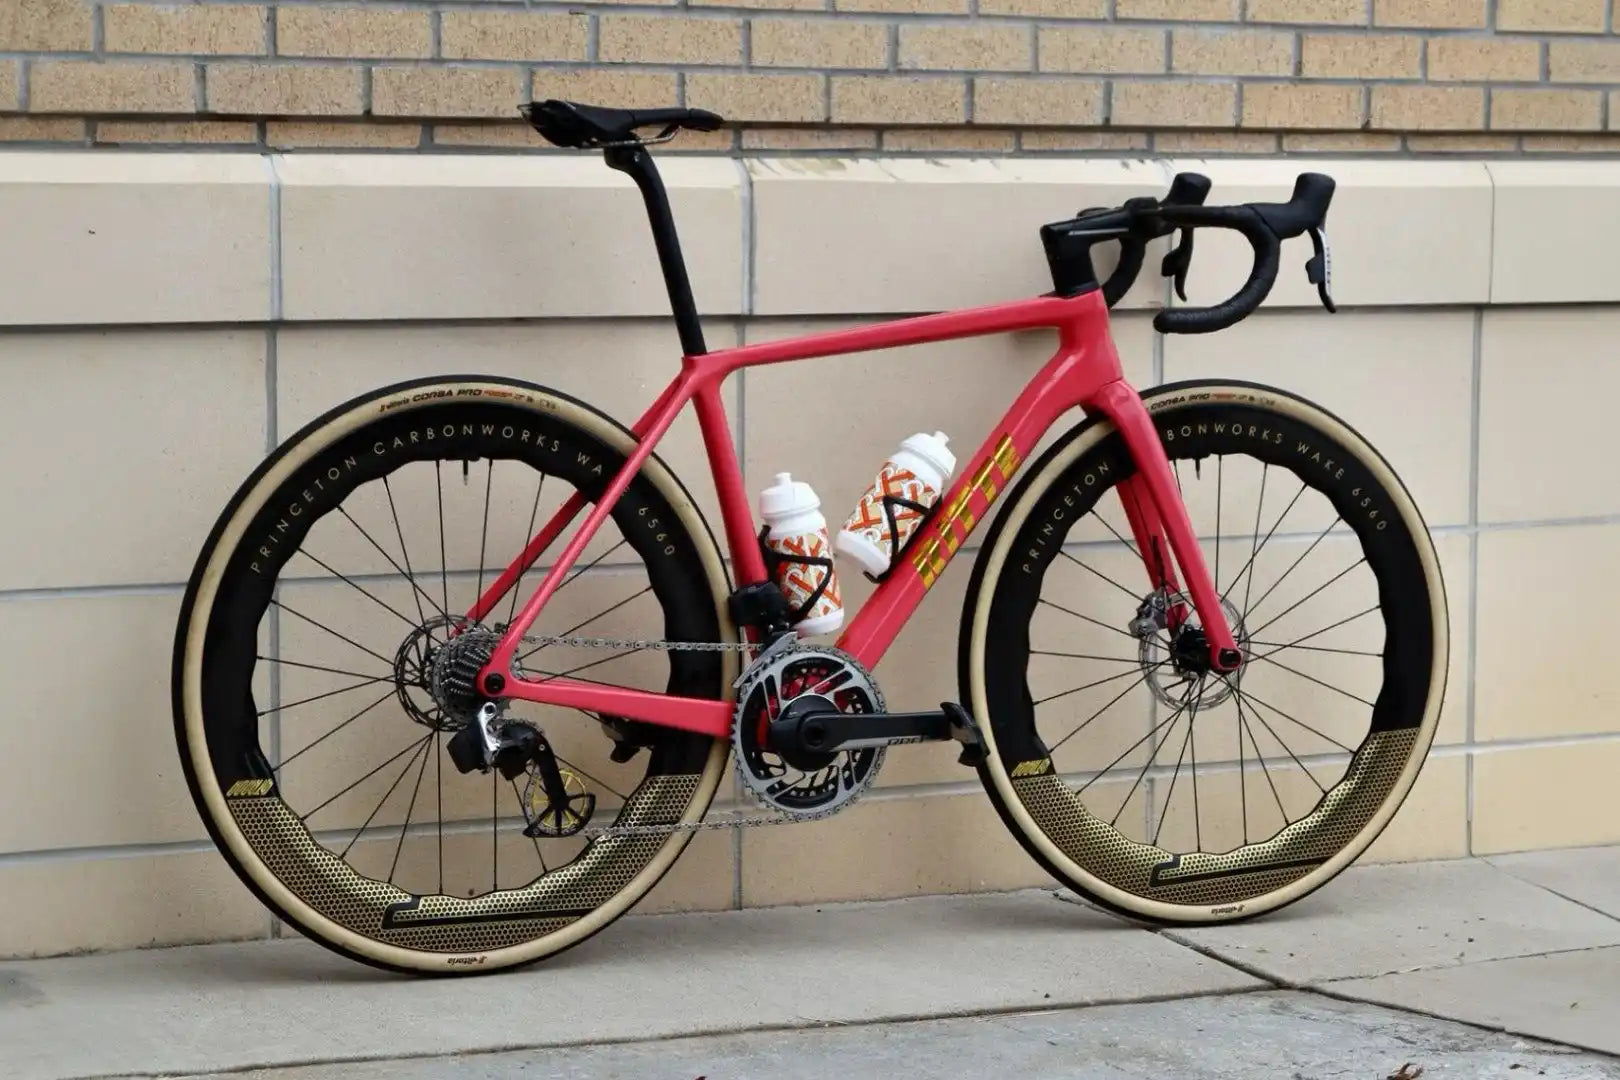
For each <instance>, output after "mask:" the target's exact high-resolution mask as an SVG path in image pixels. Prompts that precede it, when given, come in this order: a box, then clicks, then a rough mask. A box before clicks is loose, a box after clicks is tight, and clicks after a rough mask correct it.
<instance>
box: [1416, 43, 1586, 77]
mask: <svg viewBox="0 0 1620 1080" xmlns="http://www.w3.org/2000/svg"><path fill="white" fill-rule="evenodd" d="M1553 77H1554V78H1557V77H1558V76H1557V75H1554V76H1553ZM1429 78H1430V79H1431V80H1434V81H1437V82H1439V81H1446V80H1463V81H1467V82H1536V81H1538V80H1540V78H1541V46H1540V45H1539V44H1538V43H1536V42H1534V41H1519V40H1516V39H1514V38H1472V37H1437V38H1430V39H1429Z"/></svg>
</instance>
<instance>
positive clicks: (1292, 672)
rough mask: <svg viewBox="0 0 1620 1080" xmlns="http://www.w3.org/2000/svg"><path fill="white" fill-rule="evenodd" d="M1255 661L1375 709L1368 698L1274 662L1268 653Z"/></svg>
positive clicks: (1276, 661) (1277, 661)
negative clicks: (1262, 661) (1278, 668)
mask: <svg viewBox="0 0 1620 1080" xmlns="http://www.w3.org/2000/svg"><path fill="white" fill-rule="evenodd" d="M1255 659H1256V660H1264V661H1265V662H1266V663H1268V664H1270V665H1272V666H1273V667H1280V668H1282V669H1283V670H1284V671H1286V672H1288V673H1289V674H1290V675H1297V676H1299V677H1300V678H1301V679H1304V680H1306V681H1307V682H1313V683H1315V684H1316V685H1317V686H1320V687H1324V688H1326V689H1328V690H1332V691H1333V692H1334V693H1335V694H1343V695H1344V696H1345V697H1347V698H1349V699H1350V700H1351V701H1359V702H1361V703H1362V704H1363V705H1365V706H1367V708H1369V709H1371V708H1373V703H1372V702H1370V701H1368V700H1367V699H1366V698H1364V697H1359V696H1357V695H1355V694H1352V693H1351V692H1350V691H1348V690H1344V689H1341V688H1340V687H1337V686H1334V685H1333V684H1332V683H1329V682H1323V681H1322V680H1321V679H1318V678H1317V677H1316V676H1315V675H1307V674H1305V673H1304V672H1303V671H1300V670H1299V669H1298V668H1291V667H1289V666H1288V665H1287V664H1285V663H1283V662H1282V661H1281V660H1273V659H1272V658H1271V654H1270V653H1267V654H1266V655H1264V656H1257V657H1255Z"/></svg>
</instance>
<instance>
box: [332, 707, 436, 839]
mask: <svg viewBox="0 0 1620 1080" xmlns="http://www.w3.org/2000/svg"><path fill="white" fill-rule="evenodd" d="M431 737H432V736H431V735H424V736H422V737H421V739H419V740H417V743H416V749H415V750H414V751H412V752H411V756H410V757H408V758H406V759H405V767H404V768H403V769H401V770H399V775H398V776H396V777H394V782H393V783H392V784H389V785H388V790H387V791H385V792H383V797H382V798H380V799H378V800H377V805H376V807H375V808H374V809H373V810H372V811H371V813H369V814H367V815H366V820H365V821H364V822H362V823H361V825H360V827H359V828H358V829H356V830H355V833H354V835H353V836H351V837H349V842H348V843H347V844H345V845H343V850H342V851H340V852H338V858H340V859H344V858H348V855H349V851H350V849H352V848H353V847H354V845H355V844H356V843H358V842H359V840H360V838H361V837H362V836H364V835H365V833H366V830H367V829H369V828H371V823H372V821H373V820H374V819H375V818H376V817H377V815H378V814H379V813H381V812H382V808H383V806H384V804H386V803H387V802H388V799H389V797H390V796H391V795H393V794H394V789H395V788H397V787H399V782H400V781H401V780H403V779H405V777H406V776H408V775H410V771H411V766H412V765H415V764H416V755H417V754H420V753H421V752H422V751H423V750H424V749H426V747H427V744H428V739H429V738H431Z"/></svg>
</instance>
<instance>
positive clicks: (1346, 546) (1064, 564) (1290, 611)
mask: <svg viewBox="0 0 1620 1080" xmlns="http://www.w3.org/2000/svg"><path fill="white" fill-rule="evenodd" d="M1143 400H1144V403H1145V404H1146V405H1147V408H1148V411H1149V412H1150V414H1151V415H1152V417H1153V422H1154V425H1155V427H1156V429H1157V430H1158V431H1159V434H1160V439H1161V442H1162V444H1163V445H1164V446H1165V448H1166V451H1167V453H1168V455H1169V456H1170V458H1171V461H1172V464H1173V465H1174V466H1175V470H1176V476H1177V480H1178V483H1180V484H1181V486H1182V490H1183V491H1184V498H1185V501H1186V503H1187V505H1188V508H1189V514H1190V515H1191V516H1192V518H1193V527H1194V530H1195V531H1196V532H1197V533H1198V534H1199V536H1200V537H1204V538H1206V539H1204V540H1203V541H1202V548H1203V552H1204V557H1205V560H1206V562H1208V563H1209V564H1211V566H1212V569H1213V571H1214V576H1215V577H1216V588H1217V592H1219V593H1221V595H1222V596H1223V602H1224V603H1225V604H1227V605H1229V606H1228V608H1227V614H1228V619H1229V621H1231V622H1232V623H1233V626H1234V629H1235V630H1236V629H1238V628H1239V627H1240V626H1241V630H1242V632H1241V636H1240V638H1239V644H1240V645H1241V646H1242V647H1243V648H1244V652H1245V656H1246V663H1245V664H1244V666H1243V669H1242V670H1241V671H1240V673H1239V674H1238V675H1237V676H1236V677H1234V678H1223V677H1220V676H1213V675H1211V674H1209V673H1207V672H1204V673H1200V672H1198V671H1197V670H1196V666H1197V665H1196V664H1195V663H1191V662H1187V661H1184V660H1182V659H1178V657H1177V654H1176V652H1175V649H1174V642H1173V641H1172V639H1171V632H1169V631H1166V630H1160V631H1159V632H1158V633H1157V634H1155V635H1153V636H1152V637H1151V638H1150V639H1148V640H1147V641H1141V640H1139V639H1138V638H1137V637H1136V635H1134V634H1132V633H1130V632H1129V631H1128V629H1127V627H1128V626H1129V625H1130V620H1131V618H1132V617H1133V615H1135V613H1136V612H1135V607H1136V604H1138V603H1139V602H1140V601H1141V599H1142V598H1143V597H1145V596H1146V595H1147V592H1148V584H1147V582H1148V577H1147V574H1146V572H1145V569H1144V566H1143V563H1142V558H1141V554H1140V553H1139V552H1137V551H1135V548H1134V545H1133V544H1132V543H1131V542H1130V540H1129V535H1130V530H1129V527H1128V525H1127V524H1126V521H1125V515H1124V514H1123V512H1122V510H1121V507H1120V496H1119V494H1118V490H1117V485H1118V484H1119V482H1120V481H1122V480H1124V479H1126V478H1127V477H1129V476H1131V475H1133V474H1134V472H1135V465H1134V463H1133V462H1132V461H1131V459H1130V456H1129V454H1128V452H1127V451H1126V449H1125V446H1124V443H1123V440H1122V438H1121V437H1120V436H1119V434H1118V433H1117V431H1116V430H1115V429H1114V428H1113V426H1112V425H1111V424H1108V423H1106V422H1102V421H1091V420H1088V421H1086V422H1084V423H1082V424H1081V425H1079V426H1078V427H1076V428H1075V429H1074V430H1073V431H1071V432H1070V433H1069V434H1068V435H1067V436H1065V437H1064V438H1063V439H1061V440H1059V442H1058V443H1057V444H1056V445H1054V446H1053V447H1052V448H1051V449H1050V450H1049V451H1047V452H1046V453H1045V454H1044V455H1043V456H1042V457H1041V458H1040V459H1039V460H1038V461H1037V462H1036V463H1035V464H1034V465H1032V466H1031V467H1030V469H1029V470H1028V471H1027V473H1026V475H1025V476H1024V478H1023V480H1022V481H1021V482H1020V483H1019V484H1018V486H1017V487H1016V488H1015V489H1014V492H1013V493H1012V495H1011V496H1010V497H1009V499H1008V506H1007V508H1006V510H1005V511H1004V512H1003V513H1002V515H1001V516H1000V517H999V518H998V520H997V521H996V523H995V526H994V528H993V529H992V531H991V533H990V536H989V537H988V538H987V540H986V543H985V547H984V549H983V551H982V553H981V555H980V557H979V559H978V561H977V563H976V565H975V568H974V575H973V579H972V582H971V583H970V585H969V590H968V596H967V601H966V604H965V609H964V615H965V617H964V621H963V628H962V635H961V643H960V653H959V663H960V668H961V678H962V684H963V695H964V699H965V700H966V701H967V702H968V703H969V706H970V708H971V710H972V712H973V714H974V715H975V716H976V717H977V718H978V720H979V725H980V728H981V730H982V731H983V734H984V740H985V744H986V751H987V752H986V754H985V759H984V761H983V762H982V764H981V765H980V766H979V775H980V780H981V782H982V783H983V785H984V787H985V790H986V791H987V793H988V794H989V796H990V798H991V800H992V802H993V803H994V804H995V806H996V809H997V811H998V812H999V813H1000V815H1001V817H1002V820H1003V821H1004V822H1005V823H1006V825H1007V826H1008V828H1009V829H1010V830H1011V831H1012V832H1013V834H1014V836H1016V837H1017V839H1018V840H1019V842H1020V843H1021V844H1022V845H1023V846H1024V848H1025V849H1026V851H1028V853H1029V854H1030V855H1031V856H1032V857H1033V858H1035V859H1036V860H1037V862H1039V863H1040V864H1041V865H1042V866H1043V867H1045V868H1046V869H1047V870H1048V871H1049V872H1051V873H1052V874H1053V876H1054V877H1056V878H1057V879H1058V880H1059V881H1060V882H1062V883H1064V884H1066V885H1068V886H1069V887H1070V888H1072V889H1074V890H1075V891H1076V892H1078V893H1079V894H1081V895H1082V896H1084V897H1086V898H1088V899H1090V900H1092V901H1093V902H1095V903H1097V904H1099V905H1101V906H1103V907H1106V908H1109V909H1111V910H1113V911H1116V912H1119V913H1121V914H1125V915H1128V916H1131V917H1133V918H1137V919H1141V920H1144V921H1148V922H1153V923H1161V924H1183V925H1185V924H1209V923H1219V922H1229V921H1233V920H1237V919H1246V918H1252V917H1254V916H1257V915H1260V914H1264V913H1266V912H1270V911H1275V910H1277V909H1279V908H1281V907H1284V906H1286V905H1288V904H1291V903H1294V902H1295V901H1297V900H1299V899H1300V898H1302V897H1303V896H1305V895H1307V894H1308V893H1310V892H1311V891H1313V890H1315V889H1317V888H1319V887H1321V886H1322V885H1324V884H1326V883H1327V882H1328V881H1330V880H1332V879H1333V878H1334V877H1335V876H1337V875H1338V874H1339V873H1340V872H1341V871H1343V870H1344V869H1345V867H1347V866H1348V865H1350V864H1351V863H1352V862H1353V861H1354V860H1355V859H1357V858H1358V857H1359V856H1360V855H1361V854H1362V853H1363V852H1365V851H1366V850H1367V848H1368V846H1369V845H1370V844H1372V842H1373V841H1374V840H1375V839H1376V838H1377V837H1378V835H1379V834H1380V833H1381V832H1382V831H1383V829H1384V828H1385V827H1386V826H1387V825H1388V824H1389V821H1390V819H1391V818H1392V817H1393V816H1394V814H1395V812H1396V811H1397V810H1398V809H1399V808H1400V806H1401V804H1402V802H1403V801H1404V800H1405V798H1406V796H1407V794H1408V793H1409V792H1410V790H1411V788H1412V785H1413V783H1414V782H1415V781H1416V779H1417V776H1418V773H1419V771H1420V770H1421V768H1422V766H1423V762H1424V759H1425V757H1426V755H1427V753H1428V749H1429V746H1430V744H1431V742H1432V740H1433V738H1434V732H1435V728H1436V725H1437V724H1438V721H1439V716H1440V708H1441V704H1442V701H1443V698H1444V691H1445V678H1446V670H1447V655H1448V640H1447V636H1448V621H1447V611H1446V600H1445V590H1444V583H1443V581H1442V578H1441V574H1440V569H1439V563H1438V559H1437V558H1436V554H1435V551H1434V547H1433V544H1432V542H1431V540H1430V537H1429V533H1428V530H1427V528H1426V526H1425V525H1424V522H1423V519H1422V516H1421V515H1420V514H1419V512H1418V508H1417V506H1416V505H1415V504H1414V503H1413V501H1412V499H1411V497H1410V495H1409V494H1408V493H1407V491H1406V489H1405V488H1404V487H1403V486H1402V485H1401V482H1400V480H1399V479H1398V478H1397V477H1396V475H1395V473H1394V471H1393V470H1392V469H1391V468H1390V467H1389V465H1388V463H1387V462H1385V461H1384V460H1383V459H1382V458H1381V457H1380V456H1379V455H1378V454H1377V452H1376V451H1375V450H1373V448H1372V447H1371V446H1369V445H1368V444H1367V442H1366V441H1365V440H1364V439H1362V438H1361V436H1359V435H1358V434H1357V433H1356V432H1355V431H1353V430H1352V429H1351V428H1350V427H1349V426H1348V425H1346V424H1345V423H1344V422H1343V421H1341V420H1339V419H1338V418H1337V417H1335V416H1333V415H1332V414H1330V413H1328V412H1327V411H1325V410H1323V409H1321V408H1319V407H1317V406H1315V405H1313V404H1311V403H1309V402H1307V401H1304V400H1303V399H1300V398H1298V397H1295V396H1293V395H1290V394H1287V393H1285V392H1282V391H1279V390H1275V389H1272V388H1269V387H1262V386H1256V385H1252V384H1247V383H1238V382H1230V381H1211V382H1189V383H1180V384H1174V385H1169V386H1164V387H1160V388H1157V389H1155V390H1153V391H1151V392H1149V393H1147V394H1145V395H1143ZM1285 473H1291V474H1293V479H1292V480H1283V479H1279V478H1280V477H1282V476H1283V474H1285ZM1295 480H1297V481H1298V484H1297V490H1296V487H1295V483H1294V481H1295ZM1268 482H1269V483H1274V484H1276V485H1277V486H1276V487H1272V488H1271V495H1270V498H1271V499H1272V501H1270V502H1268V501H1267V499H1268V495H1267V487H1268ZM1210 488H1213V489H1214V499H1213V508H1214V514H1213V516H1211V515H1210V513H1209V511H1210V509H1211V506H1212V503H1211V499H1210V492H1209V489H1210ZM1242 489H1247V490H1246V491H1243V493H1242V497H1241V500H1240V501H1241V502H1242V507H1241V511H1234V510H1233V509H1231V506H1230V503H1228V508H1227V511H1226V513H1225V514H1224V515H1223V513H1222V501H1223V496H1228V497H1229V496H1230V495H1231V493H1232V492H1233V491H1234V490H1240V491H1242ZM1256 495H1258V498H1256ZM1290 496H1292V499H1290ZM1279 510H1280V513H1279V512H1278V511H1279ZM1212 525H1213V526H1214V527H1213V529H1212V528H1211V526H1212ZM1251 526H1252V531H1253V539H1252V540H1250V539H1248V538H1247V532H1248V530H1250V529H1251ZM1239 529H1241V530H1244V531H1243V532H1242V533H1240V534H1238V535H1234V534H1235V533H1237V532H1238V530H1239ZM1215 536H1220V537H1222V538H1224V539H1223V540H1222V541H1220V542H1216V541H1215V540H1214V539H1212V538H1213V537H1215ZM1239 536H1242V537H1243V538H1242V539H1239ZM1222 552H1224V560H1223V556H1222V554H1221V553H1222ZM1318 553H1323V554H1318ZM1358 555H1359V560H1356V558H1355V557H1356V556H1358ZM1313 557H1314V558H1315V559H1316V560H1317V562H1316V564H1315V566H1314V567H1313V569H1312V570H1309V571H1306V570H1296V568H1300V567H1306V566H1312V563H1311V559H1312V558H1313ZM1329 559H1336V560H1337V561H1336V562H1329V561H1328V560H1329ZM1344 563H1349V564H1350V565H1349V566H1348V567H1347V568H1346V569H1344V570H1342V571H1340V572H1339V573H1338V574H1336V575H1333V574H1330V573H1329V572H1328V570H1331V569H1332V568H1334V567H1336V566H1340V565H1343V564H1344ZM1322 566H1326V567H1327V568H1328V569H1327V570H1321V569H1319V568H1320V567H1322ZM1240 567H1241V569H1239V568H1240ZM1268 568H1274V570H1275V571H1277V572H1274V573H1269V574H1268V572H1267V569H1268ZM1233 571H1236V572H1235V573H1233ZM1296 574H1298V575H1299V576H1295V575H1296ZM1312 574H1315V575H1316V576H1311V575H1312ZM1273 577H1274V578H1275V580H1274V581H1273V580H1271V578H1273ZM1289 581H1292V584H1291V585H1288V586H1287V588H1284V589H1281V591H1280V593H1279V588H1280V587H1282V586H1284V585H1285V583H1287V582H1289ZM1317 582H1321V583H1322V584H1320V585H1319V586H1318V587H1317V588H1316V589H1315V590H1314V591H1311V592H1309V593H1307V594H1306V595H1305V596H1304V597H1302V598H1300V599H1298V600H1296V601H1294V602H1293V603H1292V604H1290V603H1289V601H1290V600H1294V597H1295V595H1296V594H1297V593H1299V592H1300V591H1301V590H1304V589H1306V588H1307V587H1309V586H1310V585H1311V584H1315V583H1317ZM1347 583H1348V584H1347ZM1357 583H1359V584H1361V585H1363V586H1365V587H1366V589H1365V592H1366V593H1367V596H1368V597H1370V599H1368V600H1365V601H1355V602H1354V603H1348V602H1347V599H1346V598H1347V596H1348V594H1349V590H1350V589H1351V588H1352V587H1353V586H1354V585H1356V584H1357ZM1184 585H1185V581H1184V580H1183V586H1184ZM1054 590H1067V591H1065V592H1064V598H1063V599H1053V598H1052V597H1051V596H1049V595H1048V593H1049V592H1052V591H1054ZM1324 596H1325V597H1327V598H1328V599H1327V601H1326V602H1327V603H1328V604H1330V605H1337V606H1336V607H1332V608H1331V610H1330V613H1329V615H1327V616H1324V617H1323V618H1324V619H1325V620H1326V621H1325V622H1323V624H1322V627H1321V628H1318V627H1317V626H1316V624H1315V623H1308V622H1306V621H1305V618H1306V617H1305V616H1301V615H1298V614H1297V612H1299V611H1300V610H1301V609H1303V608H1305V607H1308V606H1310V603H1311V602H1313V601H1317V602H1320V600H1321V598H1322V597H1324ZM1076 597H1078V599H1076ZM1087 604H1089V605H1090V607H1089V608H1088V607H1087V606H1086V605H1087ZM1363 609H1365V610H1363ZM1373 614H1376V615H1379V616H1381V617H1376V618H1369V617H1368V616H1369V615H1373ZM1273 623H1276V624H1279V628H1277V629H1271V627H1272V624H1273ZM1307 627H1309V630H1308V632H1307ZM1123 639H1130V641H1129V644H1126V643H1125V642H1124V640H1123ZM1285 650H1292V651H1290V652H1288V653H1287V659H1286V660H1278V659H1273V657H1274V655H1275V654H1278V653H1283V652H1284V651H1285ZM1188 652H1189V653H1191V652H1193V650H1188ZM1121 653H1124V654H1126V655H1123V656H1121V655H1118V654H1121ZM1302 657H1303V658H1305V659H1301V658H1302ZM1075 660H1079V661H1084V662H1085V664H1086V665H1088V666H1085V667H1084V668H1083V671H1084V674H1080V673H1076V669H1077V668H1080V665H1077V664H1074V663H1072V661H1075ZM1324 665H1325V666H1324ZM1351 676H1354V677H1356V678H1357V679H1359V680H1360V681H1359V682H1357V683H1356V689H1354V690H1351V689H1346V688H1345V687H1343V686H1340V685H1339V682H1340V681H1341V680H1343V679H1346V678H1349V677H1351ZM1265 678H1272V679H1273V683H1265V684H1263V685H1264V686H1265V690H1264V693H1263V694H1262V692H1261V690H1260V689H1259V688H1258V687H1257V685H1256V680H1257V679H1265ZM1273 685H1275V687H1276V688H1273ZM1054 691H1055V692H1054ZM1278 701H1284V702H1286V703H1287V707H1286V708H1285V707H1283V706H1279V705H1278V704H1277V702H1278ZM1096 705H1100V706H1101V707H1100V708H1096V709H1094V708H1093V706H1096ZM1206 706H1207V707H1206ZM1043 709H1045V712H1042V710H1043ZM1064 714H1068V716H1067V717H1066V716H1065V715H1064ZM1234 714H1235V716H1234ZM1302 715H1303V717H1304V718H1303V719H1301V716H1302ZM1081 717H1084V719H1080V718H1081ZM1223 717H1224V719H1223ZM1307 733H1308V734H1307ZM1082 735H1083V736H1084V738H1080V736H1082ZM1262 736H1264V737H1263V738H1262ZM1189 751H1190V754H1189ZM1189 758H1190V766H1189ZM1172 762H1174V765H1173V766H1172ZM1122 764H1123V768H1121V765H1122ZM1115 770H1118V771H1117V772H1116V771H1115ZM1334 774H1337V779H1334ZM1178 781H1179V783H1178ZM1200 787H1202V795H1203V798H1202V799H1200V794H1201V792H1200ZM1284 792H1287V793H1288V795H1289V798H1287V799H1285V798H1284V797H1283V796H1284ZM1161 793H1163V795H1162V799H1163V802H1162V805H1161V803H1160V798H1161ZM1189 796H1190V798H1189ZM1178 797H1179V798H1180V799H1181V800H1182V801H1181V802H1180V803H1174V800H1175V799H1176V798H1178ZM1273 800H1274V802H1275V806H1276V808H1277V813H1276V814H1275V815H1273V814H1271V811H1270V807H1271V805H1272V803H1273ZM1290 804H1292V805H1293V807H1294V810H1290ZM1262 810H1263V811H1264V812H1265V815H1266V816H1265V820H1266V821H1272V820H1275V821H1276V822H1277V823H1278V826H1279V827H1278V828H1276V829H1275V831H1269V832H1268V831H1266V830H1267V828H1268V827H1267V826H1266V825H1263V824H1256V823H1255V821H1256V820H1257V819H1258V818H1259V816H1260V811H1262ZM1295 810H1297V811H1300V816H1298V817H1297V818H1296V817H1294V816H1293V813H1294V811H1295ZM1240 815H1241V817H1240ZM1240 821H1241V824H1240ZM1166 834H1168V837H1169V838H1168V839H1166Z"/></svg>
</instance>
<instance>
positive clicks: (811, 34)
mask: <svg viewBox="0 0 1620 1080" xmlns="http://www.w3.org/2000/svg"><path fill="white" fill-rule="evenodd" d="M749 33H750V42H749V49H750V53H749V55H750V56H751V57H752V60H753V63H754V64H755V65H756V66H762V67H810V68H883V67H888V66H889V28H888V27H887V26H886V25H884V24H883V23H868V22H844V21H842V20H838V21H834V20H831V19H755V20H754V23H753V29H752V30H751V31H750V32H749Z"/></svg>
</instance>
